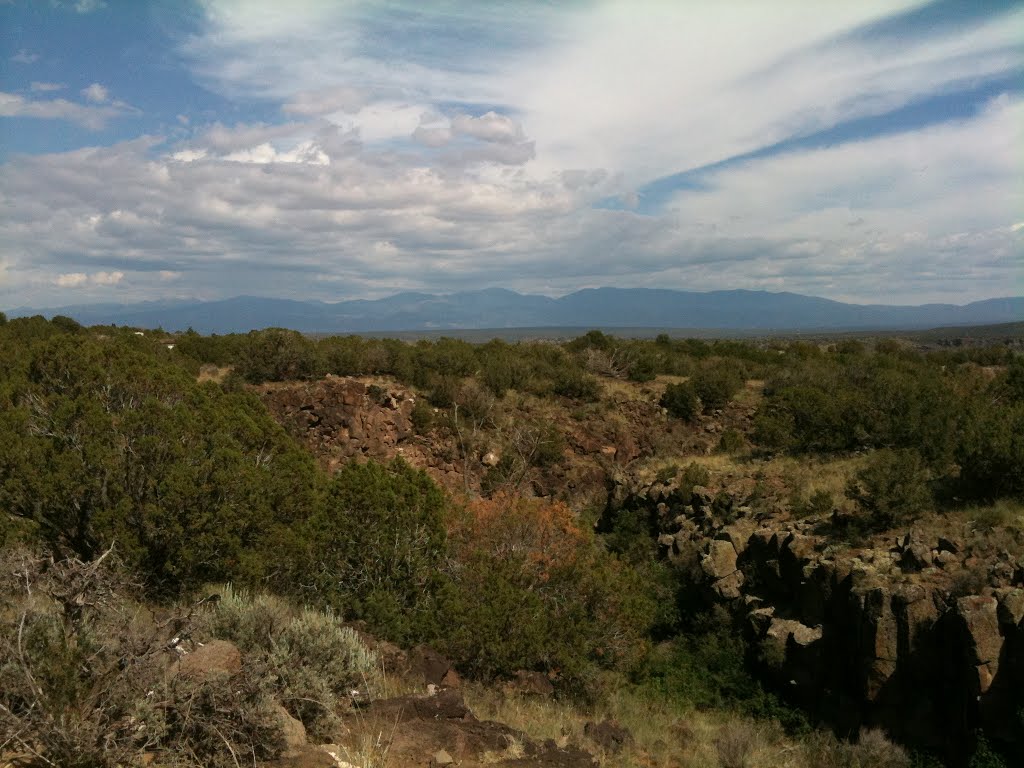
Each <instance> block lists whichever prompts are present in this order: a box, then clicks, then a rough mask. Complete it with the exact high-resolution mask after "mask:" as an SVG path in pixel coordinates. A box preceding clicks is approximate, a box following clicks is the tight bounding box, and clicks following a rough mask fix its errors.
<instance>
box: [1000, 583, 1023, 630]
mask: <svg viewBox="0 0 1024 768" xmlns="http://www.w3.org/2000/svg"><path fill="white" fill-rule="evenodd" d="M995 598H996V601H997V603H998V609H997V611H996V612H997V615H998V617H999V623H1000V624H1001V625H1002V626H1004V627H1007V628H1013V627H1020V626H1021V624H1022V622H1024V589H1021V588H1020V587H1000V588H999V589H997V590H996V591H995Z"/></svg>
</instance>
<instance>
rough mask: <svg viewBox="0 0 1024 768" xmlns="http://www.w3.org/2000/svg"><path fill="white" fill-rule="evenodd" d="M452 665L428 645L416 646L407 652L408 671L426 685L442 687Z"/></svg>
mask: <svg viewBox="0 0 1024 768" xmlns="http://www.w3.org/2000/svg"><path fill="white" fill-rule="evenodd" d="M450 669H452V663H451V662H450V661H448V659H446V658H445V657H444V656H442V655H441V654H440V653H438V652H437V651H435V650H434V649H433V648H431V647H430V646H429V645H417V646H416V647H415V648H413V649H412V650H411V651H409V671H410V672H411V673H412V674H414V675H416V676H418V677H421V678H422V679H423V682H425V683H427V684H428V685H430V684H433V685H444V679H445V675H447V674H448V671H449V670H450Z"/></svg>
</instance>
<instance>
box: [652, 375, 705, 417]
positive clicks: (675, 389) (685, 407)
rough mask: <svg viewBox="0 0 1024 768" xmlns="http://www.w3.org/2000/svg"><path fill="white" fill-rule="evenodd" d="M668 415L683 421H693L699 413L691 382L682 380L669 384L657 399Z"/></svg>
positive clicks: (698, 405) (695, 393) (697, 401)
mask: <svg viewBox="0 0 1024 768" xmlns="http://www.w3.org/2000/svg"><path fill="white" fill-rule="evenodd" d="M659 402H660V405H661V407H662V408H664V409H665V410H666V411H668V412H669V415H671V416H674V417H675V418H677V419H683V420H684V421H693V420H694V419H696V418H697V416H698V415H699V414H700V401H699V399H698V398H697V391H696V390H695V389H694V388H693V384H691V383H690V382H688V381H684V382H682V383H680V384H669V385H668V386H667V387H665V393H664V394H663V395H662V396H661V400H660V401H659Z"/></svg>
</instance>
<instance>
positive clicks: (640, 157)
mask: <svg viewBox="0 0 1024 768" xmlns="http://www.w3.org/2000/svg"><path fill="white" fill-rule="evenodd" d="M398 2H399V5H398V6H394V5H388V6H386V7H382V6H376V5H372V4H371V5H366V4H362V3H344V4H343V3H332V2H327V1H326V0H323V1H322V2H306V3H293V4H281V3H277V2H271V1H270V0H264V1H263V2H240V1H235V0H232V1H227V0H224V1H222V0H208V2H206V3H204V4H203V6H202V7H203V9H204V12H205V13H206V15H207V16H206V20H205V22H204V24H202V25H201V27H200V30H199V32H198V33H197V34H196V35H195V36H194V37H192V38H190V39H189V40H188V41H187V42H186V43H185V44H184V46H183V47H182V50H181V53H182V54H183V55H184V56H185V58H186V60H187V61H188V63H189V66H190V68H191V70H192V73H193V74H194V76H195V77H196V78H198V79H199V80H200V81H201V82H202V83H203V84H204V85H206V86H207V87H209V88H210V89H211V90H214V91H215V92H217V93H219V94H222V95H224V96H226V97H228V98H229V99H231V100H233V101H236V102H238V103H241V104H245V103H246V102H247V101H249V100H256V101H259V102H260V103H261V104H263V105H264V106H265V105H267V104H269V105H270V106H272V107H275V106H276V107H279V108H280V110H281V116H282V117H283V118H284V119H286V121H287V122H284V123H283V124H280V125H273V124H270V125H268V124H235V125H228V124H224V123H220V122H217V123H213V124H210V125H206V126H203V125H199V126H195V128H194V129H193V128H192V127H188V128H182V127H179V126H175V127H174V128H173V130H172V136H173V142H172V143H171V144H170V145H169V146H168V147H160V146H158V145H159V142H160V139H156V138H154V139H148V138H146V139H143V140H140V141H137V142H125V143H122V144H118V145H115V146H113V147H109V148H94V149H88V150H80V151H76V152H70V153H66V154H63V155H50V156H38V157H31V158H18V159H16V160H13V161H10V162H9V163H8V164H7V165H5V167H4V172H3V173H2V174H0V209H2V210H4V211H5V213H4V215H3V216H2V217H0V260H4V261H6V263H7V264H8V270H7V276H8V282H9V284H10V285H11V286H12V287H11V288H9V289H7V288H2V287H0V302H2V301H3V299H4V296H5V295H16V294H15V292H16V291H21V292H22V294H25V295H36V296H40V297H43V298H45V297H46V296H47V295H52V294H47V291H54V290H55V289H56V288H76V289H79V290H81V291H83V292H88V293H89V295H90V296H92V295H95V296H103V295H108V294H111V293H113V292H115V291H116V294H117V295H119V296H129V295H138V296H139V297H151V296H156V295H166V291H167V290H168V289H170V288H173V290H175V291H178V292H180V293H181V294H182V295H194V296H209V297H216V296H223V295H233V294H239V293H247V292H248V293H266V292H273V293H277V294H279V295H292V296H301V297H308V296H310V295H313V296H316V297H318V298H324V299H332V298H341V296H339V295H338V294H337V291H338V290H344V291H346V292H347V294H348V295H360V294H380V293H390V292H392V291H394V290H396V289H405V288H409V289H433V290H438V289H441V290H444V289H452V288H459V287H480V286H484V285H495V284H499V285H507V286H509V287H512V288H517V289H521V290H534V291H536V290H541V291H544V292H549V293H558V292H565V291H569V290H573V289H575V288H578V287H582V286H586V285H606V284H610V283H612V284H617V285H648V286H659V287H666V286H668V287H680V288H683V287H688V288H696V289H712V288H735V287H746V288H768V289H785V290H794V291H801V292H805V293H818V294H823V295H828V296H832V297H835V298H849V299H856V300H861V301H871V300H887V301H888V300H891V301H908V300H910V301H914V302H920V301H926V300H951V299H952V300H963V301H967V300H970V299H973V298H982V297H986V296H992V295H999V294H1005V293H1007V292H1012V289H1011V288H1009V287H1008V286H1010V285H1012V282H1011V281H1012V279H1013V276H1014V274H1015V272H1019V264H1020V260H1021V256H1022V238H1024V231H1022V230H1021V229H1020V228H1019V227H1017V223H1019V221H1020V211H1021V210H1024V199H1022V197H1021V195H1022V190H1021V187H1020V184H1019V179H1020V178H1021V177H1022V176H1024V168H1022V167H1021V158H1020V155H1019V150H1016V149H1015V147H1019V146H1021V145H1022V143H1024V136H1021V130H1020V126H1021V125H1024V113H1022V112H1021V103H1020V100H1019V99H1016V98H1013V99H1011V98H1004V99H1001V100H997V101H996V102H994V103H993V104H992V105H991V106H990V108H989V110H987V111H986V112H984V113H982V114H980V115H978V116H976V117H974V118H972V119H968V120H963V121H960V122H957V123H950V124H945V125H938V126H933V127H932V128H929V129H926V130H914V131H908V132H907V133H905V134H899V135H891V136H881V137H875V138H870V139H865V140H861V141H847V142H845V143H840V144H837V145H836V146H832V147H827V148H822V149H813V150H802V151H793V152H790V153H788V154H785V155H775V156H767V157H761V158H759V159H754V160H748V161H746V162H743V163H735V164H733V165H729V166H724V167H720V168H718V170H717V171H716V172H714V173H707V174H705V176H704V178H703V181H704V183H705V186H704V187H702V188H700V189H694V190H688V191H686V192H681V193H679V194H678V195H676V196H675V197H673V198H670V200H669V202H668V203H667V205H666V206H665V207H664V209H661V210H657V211H654V212H653V213H651V214H650V215H640V214H638V213H636V212H634V211H632V210H625V211H624V210H607V209H604V208H601V207H597V206H598V204H600V203H602V202H603V201H606V200H610V199H617V200H620V201H622V202H623V203H624V204H626V205H627V206H628V207H630V208H634V209H635V210H637V211H647V210H649V208H648V207H645V206H644V205H643V203H644V201H643V199H642V198H641V195H640V194H639V193H638V190H642V188H643V185H644V184H645V183H647V182H649V181H651V180H652V179H657V178H660V177H663V176H666V175H669V174H673V173H676V172H679V171H682V170H687V169H690V168H694V167H701V166H705V165H708V164H711V163H715V162H718V161H721V160H723V159H726V158H729V157H733V156H736V155H737V154H742V153H747V152H751V151H753V150H758V149H761V148H764V147H766V146H770V145H772V144H773V143H775V142H779V141H784V140H787V139H792V138H793V137H799V136H802V135H806V134H808V133H812V132H815V131H819V130H823V129H827V128H829V127H831V126H834V125H837V124H840V123H842V122H843V121H847V120H851V119H856V118H859V117H866V116H871V115H877V114H880V113H883V112H885V111H887V110H891V109H894V108H898V107H900V106H901V105H906V104H908V103H911V102H913V101H914V100H916V99H922V98H927V97H930V96H933V95H935V94H941V93H945V92H947V91H949V90H950V89H954V88H955V87H958V85H957V84H958V83H963V82H965V81H968V82H975V81H980V80H981V79H983V78H985V77H988V76H990V75H993V74H998V73H1001V72H1005V71H1009V70H1012V69H1013V67H1014V66H1017V67H1019V52H1018V48H1015V46H1017V45H1018V42H1017V41H1016V39H1015V37H1014V32H1013V29H1014V25H1015V24H1016V25H1018V26H1019V23H1020V22H1024V11H1015V12H1014V13H1012V14H1010V15H1007V16H1003V17H1001V18H998V19H997V20H995V21H992V22H990V23H985V24H980V25H978V26H975V27H971V26H969V25H964V26H963V27H962V28H956V29H952V28H951V29H940V30H937V31H936V30H928V31H927V32H923V33H922V34H919V35H912V36H907V37H905V38H900V39H899V40H898V41H896V42H895V43H893V42H892V41H880V40H878V39H874V38H871V37H870V36H864V35H855V34H850V33H851V31H853V30H856V29H858V28H859V27H861V26H862V25H864V24H868V23H871V22H873V21H876V20H878V19H881V18H883V17H886V16H889V15H891V14H893V13H898V12H900V11H901V10H905V9H908V8H914V7H917V6H919V5H920V3H919V0H866V1H865V2H862V3H839V4H819V5H814V6H812V5H808V4H806V3H804V2H797V0H783V2H778V3H771V4H766V3H763V2H760V0H756V1H755V0H736V2H734V3H733V2H731V3H727V4H711V3H705V4H697V3H665V4H659V5H645V6H644V12H643V13H638V12H637V9H636V5H635V3H626V2H624V1H623V2H601V3H597V4H596V5H587V6H583V5H577V4H529V5H523V6H517V7H516V8H515V9H513V10H509V8H508V6H505V5H497V4H496V5H492V4H472V5H469V4H467V5H461V4H450V5H448V6H445V7H443V8H442V7H440V6H437V7H436V8H435V6H434V5H431V4H428V5H426V6H412V5H406V6H402V5H401V0H398ZM399 10H401V11H403V12H402V13H399V12H397V11H399ZM470 16H472V17H473V18H469V19H468V23H467V18H468V17H470ZM477 17H479V18H477ZM460 24H462V25H463V26H461V27H460V26H459V25H460ZM466 30H469V31H472V33H473V34H468V32H466ZM495 30H498V31H500V32H496V31H495ZM538 30H540V32H538ZM506 38H507V39H508V40H516V41H518V42H517V43H516V44H515V45H506V44H504V42H505V40H506ZM93 87H96V88H101V89H102V86H99V85H96V86H90V88H93ZM86 90H87V91H88V90H89V89H86ZM83 93H84V92H83ZM86 96H87V98H92V97H95V98H92V103H90V104H73V103H71V102H68V101H65V100H60V99H58V100H54V101H32V100H29V99H26V98H25V97H22V96H17V95H14V94H5V95H2V96H0V115H2V114H23V115H31V114H34V115H35V116H38V117H53V118H58V117H59V118H62V119H70V120H75V121H76V122H79V123H80V124H83V125H89V126H90V127H93V126H95V125H102V124H103V122H104V121H105V120H108V119H110V118H111V117H113V116H115V114H117V113H123V112H124V110H126V109H128V108H127V107H126V106H123V105H120V103H119V102H116V101H111V100H110V94H108V93H106V90H105V89H103V91H102V93H100V92H95V93H93V95H92V97H89V96H88V94H86ZM263 114H265V113H263ZM198 115H199V113H196V115H195V116H193V120H200V118H199V117H198ZM222 119H223V118H222ZM179 122H181V123H182V125H189V122H188V121H187V120H186V121H179ZM181 136H187V137H188V138H187V139H181V138H180V137H181ZM1015 227H1016V228H1015ZM115 275H118V276H119V277H117V278H116V279H114V277H113V276H115ZM78 276H82V279H79V277H78ZM100 276H102V277H100ZM170 276H173V277H170ZM60 280H65V282H68V281H70V282H68V284H67V285H61V284H60V283H59V282H58V281H60ZM76 281H77V283H76ZM168 283H172V285H168ZM268 286H271V288H269V289H268ZM5 290H6V291H7V294H5V293H4V291H5ZM33 292H35V293H34V294H33ZM133 292H135V293H133ZM17 295H21V294H17ZM43 298H40V299H39V300H38V301H37V303H43ZM18 303H21V302H20V301H19V302H18Z"/></svg>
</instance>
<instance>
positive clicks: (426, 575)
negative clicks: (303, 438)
mask: <svg viewBox="0 0 1024 768" xmlns="http://www.w3.org/2000/svg"><path fill="white" fill-rule="evenodd" d="M444 511H445V498H444V495H443V494H442V493H441V490H440V489H439V488H438V487H437V486H436V485H435V484H434V482H433V481H432V480H431V479H430V478H429V477H428V476H427V474H426V473H425V472H423V471H422V470H417V469H413V468H412V467H411V466H409V465H408V464H407V463H406V462H404V461H402V460H401V459H395V460H394V461H392V462H391V463H389V464H386V465H385V464H378V463H376V462H372V461H371V462H368V463H366V464H357V463H355V462H350V463H348V464H346V465H345V466H343V467H342V468H341V469H340V470H339V471H338V473H337V474H336V475H335V476H334V478H333V480H332V481H331V483H330V484H329V486H328V488H327V492H326V495H325V498H324V500H323V502H322V503H321V505H320V507H319V509H318V510H317V511H316V512H315V513H314V514H313V515H312V516H311V517H310V519H309V520H308V522H306V523H305V524H304V525H303V526H302V528H301V531H300V534H299V537H300V539H301V541H302V542H304V549H303V550H302V551H301V552H300V553H299V555H298V557H299V558H300V562H298V563H296V564H294V566H292V567H293V568H294V570H295V572H298V573H302V574H304V578H305V579H306V580H305V583H306V584H309V585H311V592H310V594H311V595H313V596H315V597H316V600H317V602H318V603H321V604H325V605H330V606H332V607H334V608H336V609H337V610H339V611H340V612H342V613H345V614H348V615H351V616H353V617H354V618H359V619H365V620H366V621H367V622H369V624H370V625H371V627H373V628H374V629H375V630H377V631H379V632H381V633H382V634H383V635H385V636H386V637H388V638H389V639H392V640H395V641H396V642H406V641H410V642H411V641H414V640H417V639H419V638H421V637H422V636H423V635H426V634H431V633H432V631H433V629H432V627H433V622H434V621H435V614H434V609H433V601H434V598H435V596H436V592H437V589H438V587H439V582H440V580H441V579H442V576H441V574H440V565H441V562H442V560H443V557H444V551H445V530H444V526H443V519H444Z"/></svg>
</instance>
